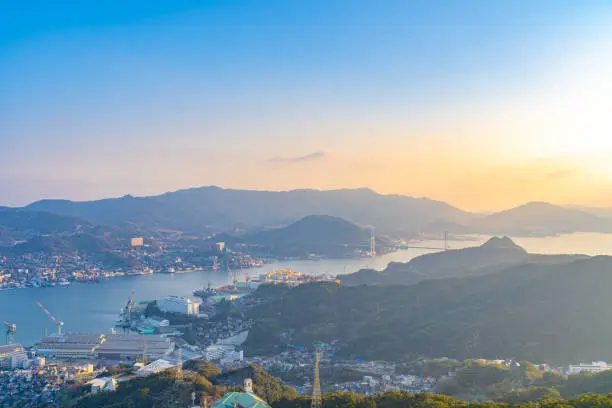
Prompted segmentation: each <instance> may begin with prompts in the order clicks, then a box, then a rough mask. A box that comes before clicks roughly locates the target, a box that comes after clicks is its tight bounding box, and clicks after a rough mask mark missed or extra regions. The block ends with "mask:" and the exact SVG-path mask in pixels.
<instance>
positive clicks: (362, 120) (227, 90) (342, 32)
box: [0, 0, 612, 207]
mask: <svg viewBox="0 0 612 408" xmlns="http://www.w3.org/2000/svg"><path fill="white" fill-rule="evenodd" d="M2 5H3V7H2V9H3V13H1V14H0V138H1V143H2V145H3V148H2V149H1V151H0V188H1V189H2V190H3V191H4V194H3V196H4V197H3V198H2V202H0V204H21V203H25V202H28V201H32V200H35V199H38V198H43V197H66V198H73V199H90V198H98V197H103V196H112V195H120V194H125V193H132V194H153V193H159V192H163V191H166V190H172V189H177V188H183V187H189V186H197V185H207V184H219V185H222V186H226V187H237V188H258V189H264V188H266V189H287V188H293V187H295V188H298V187H299V188H301V187H314V188H338V187H357V186H366V185H367V186H370V187H373V188H374V189H376V190H379V191H383V192H390V193H391V192H392V193H404V194H413V195H429V196H433V198H439V199H445V200H449V201H451V202H453V201H460V199H461V197H460V196H458V195H457V194H458V193H453V194H446V193H444V192H445V191H446V190H445V187H447V186H448V184H449V183H451V180H450V179H448V178H446V179H445V178H444V177H439V176H436V175H434V176H432V177H431V180H427V182H424V181H414V180H410V177H408V176H409V175H410V174H412V172H413V171H417V170H418V171H419V172H421V171H428V170H431V171H432V172H433V171H435V170H436V169H440V166H439V165H436V164H435V162H436V161H437V160H445V162H449V163H452V164H453V165H454V166H455V165H461V164H462V160H463V159H462V158H461V157H459V156H457V157H454V156H452V155H451V156H452V157H450V158H449V157H444V158H442V159H441V158H440V157H439V154H440V153H441V150H443V149H441V148H440V147H441V146H449V147H450V145H447V143H451V144H452V143H456V144H458V145H459V146H470V147H472V149H471V150H470V151H474V150H478V149H484V153H485V154H490V155H491V156H495V155H496V154H498V153H499V151H500V150H504V151H508V150H509V151H512V152H513V154H514V156H513V158H512V159H508V158H507V157H502V158H503V159H504V160H505V161H507V162H511V163H510V164H508V165H509V166H510V167H512V166H515V165H516V163H515V162H516V161H517V160H516V158H517V157H521V158H524V161H525V160H527V158H528V159H529V160H531V159H534V160H536V159H537V160H541V159H542V158H541V157H539V156H538V155H541V153H542V151H541V149H540V150H538V149H537V148H535V147H534V148H533V149H531V150H524V151H523V150H521V149H523V148H524V146H525V145H530V143H529V140H532V139H533V137H531V139H529V140H526V141H524V142H526V143H522V144H521V145H520V146H518V144H516V143H514V141H515V139H516V138H517V137H518V133H521V134H523V133H524V132H522V131H520V129H518V128H517V129H515V130H516V132H515V133H514V134H513V133H512V132H507V126H504V129H497V128H495V123H499V120H500V117H504V118H505V116H504V115H505V113H506V112H513V114H512V115H514V116H512V117H508V118H505V119H503V120H507V121H508V122H510V123H517V122H526V121H528V120H527V119H525V118H526V115H528V114H529V112H527V113H525V112H522V110H521V109H523V107H524V103H523V102H522V98H525V100H529V101H532V100H535V99H537V98H539V97H540V96H541V95H544V94H546V95H548V93H549V92H551V94H554V92H555V91H556V88H557V85H556V84H558V83H565V82H567V81H565V80H561V81H551V80H550V78H556V77H557V76H559V77H561V78H566V77H567V75H566V77H564V76H563V75H565V74H564V69H565V67H566V66H567V67H570V68H571V67H572V64H573V63H574V61H575V60H576V59H578V60H580V59H581V58H582V54H581V52H582V50H586V49H589V48H590V47H591V46H592V45H593V44H595V46H594V49H595V51H589V52H590V54H588V55H593V54H594V55H597V50H598V49H599V48H598V46H597V42H598V41H599V40H600V39H601V38H602V37H605V38H608V35H609V32H610V31H609V29H608V27H610V22H611V21H612V20H611V19H610V17H611V16H612V14H611V13H612V3H610V2H606V1H562V0H557V1H552V0H550V1H450V0H449V1H435V0H434V1H431V0H429V1H384V0H383V1H380V0H377V1H358V0H355V1H334V0H331V1H330V0H326V1H319V0H304V1H229V0H226V1H181V0H178V1H172V2H167V1H147V2H145V1H114V0H106V1H73V2H70V1H55V2H48V1H28V2H26V1H14V2H12V1H6V0H5V1H3V2H2ZM7 6H8V7H7ZM6 11H7V12H6ZM605 44H606V45H607V44H608V43H605ZM591 48H592V47H591ZM601 51H602V52H604V51H605V50H603V49H601ZM570 68H568V69H570ZM572 69H573V68H572ZM570 71H571V69H570ZM571 72H573V71H571ZM576 72H579V74H578V76H584V75H587V74H588V66H587V67H586V68H585V67H580V69H579V70H578V68H577V71H576ZM547 81H549V82H550V83H548V82H547ZM543 84H544V85H543ZM572 92H573V91H572ZM564 95H565V94H564ZM552 99H554V98H553V97H551V98H549V100H552ZM541 105H542V109H544V110H546V109H547V108H548V106H549V105H550V103H549V102H541ZM539 108H540V106H538V107H537V109H539ZM530 110H531V109H530ZM531 111H533V110H531ZM500 115H501V116H500ZM552 116H554V115H552V114H551V117H552ZM551 137H552V136H551ZM567 137H568V138H569V139H572V138H573V137H578V136H574V135H570V136H567ZM572 140H573V139H572ZM598 140H600V139H596V140H595V141H598ZM547 143H548V140H547ZM487 149H489V150H487ZM415 150H416V151H419V152H420V151H422V152H424V153H423V154H419V156H418V157H414V154H415V153H414V152H415ZM459 150H461V149H459ZM442 153H444V152H442ZM461 153H463V152H461ZM479 153H482V152H480V151H479ZM562 153H563V154H565V153H566V152H565V151H563V152H562ZM428 155H429V156H428ZM560 155H561V153H559V156H560ZM502 156H503V155H502ZM305 157H308V158H312V159H310V160H308V159H303V158H305ZM423 157H431V160H429V163H430V164H429V165H430V166H431V169H429V168H428V167H427V166H428V165H427V164H426V163H420V162H419V160H421V161H424V162H427V161H426V160H423ZM293 159H296V160H293ZM546 159H547V160H550V158H546ZM553 159H554V160H557V159H558V158H553ZM554 160H553V161H554ZM563 160H564V161H563V166H565V165H566V163H569V161H568V160H566V158H565V157H563ZM469 161H471V162H472V161H473V160H471V158H470V160H469ZM405 162H414V163H417V162H419V163H420V164H418V166H420V167H415V168H406V167H405V166H404V164H402V163H405ZM547 163H548V162H547ZM449 165H450V164H449ZM531 165H532V164H531V163H527V164H525V163H523V166H524V167H525V166H527V167H529V166H531ZM415 166H416V164H415ZM483 166H485V164H483ZM547 166H549V165H548V164H547ZM550 166H552V165H550ZM572 166H573V164H572ZM482 169H485V167H482ZM513 170H514V168H512V169H511V170H509V171H513ZM553 170H555V171H556V170H559V169H553ZM553 170H551V171H553ZM560 170H564V169H560ZM466 171H467V170H466ZM470 171H477V170H470ZM530 171H531V170H530ZM546 171H549V169H548V167H547V169H546ZM525 172H526V173H529V171H525ZM470 174H471V173H470ZM404 175H405V177H404ZM465 177H468V178H469V177H470V176H469V175H466V176H465ZM465 177H464V178H465ZM381 180H386V181H384V182H382V181H381ZM466 180H467V179H466ZM464 181H465V180H464ZM468 181H469V180H468ZM466 182H467V181H466ZM517 182H518V181H517ZM452 183H453V184H454V183H455V182H452ZM472 184H473V183H472ZM470 185H471V184H470ZM473 188H474V189H480V190H486V185H485V184H483V186H480V187H479V186H474V187H473ZM534 191H538V189H537V188H535V187H534ZM585 194H586V193H585ZM507 195H508V196H507V197H505V198H504V200H505V201H503V203H502V202H500V203H497V202H496V203H490V204H487V203H483V204H482V206H484V207H487V206H493V207H494V206H503V205H506V204H514V203H515V202H518V201H521V200H523V199H529V198H531V197H522V196H521V197H516V199H514V200H513V199H511V198H512V197H514V196H512V195H511V194H510V192H509V193H508V194H507ZM485 196H486V194H484V193H483V194H480V195H478V197H485ZM533 198H534V199H536V198H547V197H533ZM551 199H553V200H561V199H562V197H560V196H558V195H554V194H553V195H551ZM589 200H595V201H597V200H600V201H601V200H603V198H601V197H590V196H589ZM459 205H462V206H467V207H471V206H472V205H471V204H470V203H469V202H468V201H466V202H465V203H462V202H459Z"/></svg>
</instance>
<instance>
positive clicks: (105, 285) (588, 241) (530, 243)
mask: <svg viewBox="0 0 612 408" xmlns="http://www.w3.org/2000/svg"><path fill="white" fill-rule="evenodd" d="M472 238H473V240H471V241H450V242H449V246H450V247H451V248H453V249H458V248H464V247H469V246H476V245H480V244H481V243H482V242H484V241H485V240H486V239H487V238H488V237H472ZM515 241H516V242H517V244H519V245H521V246H523V247H524V248H525V249H527V250H528V251H529V252H534V253H546V254H553V253H584V254H591V255H601V254H612V234H609V235H607V234H570V235H563V236H559V237H553V238H516V239H515ZM415 245H418V246H424V247H440V246H441V242H440V241H424V242H421V243H415ZM430 252H435V250H428V249H409V250H405V251H399V252H395V253H392V254H387V255H384V256H380V257H376V258H374V259H350V260H321V261H288V262H276V263H273V264H271V265H266V266H265V267H264V268H261V269H251V270H248V271H245V273H250V274H256V273H263V272H266V271H269V270H272V269H277V268H287V267H290V268H293V269H294V270H296V271H300V272H302V273H306V274H320V273H324V272H326V273H330V274H333V275H337V274H344V273H351V272H355V271H357V270H359V269H361V268H375V269H384V268H385V267H386V266H387V264H388V263H389V262H393V261H398V262H406V261H409V260H410V259H412V258H414V257H416V256H419V255H422V254H425V253H430ZM208 282H211V284H212V285H214V286H217V285H223V284H227V283H228V278H227V275H226V274H225V273H223V272H212V271H203V272H194V273H188V274H180V275H167V274H154V275H148V276H135V277H126V278H117V279H112V280H107V281H104V282H101V283H99V284H78V283H73V284H72V285H71V286H69V287H66V288H60V287H55V288H27V289H15V290H8V291H0V321H2V320H7V321H9V322H11V323H15V324H17V335H16V336H15V341H18V342H21V343H23V344H26V345H31V344H33V343H35V342H37V341H38V340H39V339H40V338H41V337H42V335H43V334H44V333H45V330H47V331H48V332H49V333H51V332H53V331H54V330H55V326H54V325H53V324H52V322H51V321H50V320H49V318H48V317H47V316H46V315H45V314H44V313H43V311H42V310H40V308H39V307H38V306H37V305H36V303H35V300H39V301H40V302H41V303H42V304H44V305H45V306H47V308H48V309H49V310H50V311H51V313H53V314H54V315H55V316H56V317H57V318H58V319H59V320H62V321H63V322H64V323H65V326H64V328H65V330H67V331H72V332H78V331H81V332H84V331H103V332H106V331H109V330H110V328H111V327H112V325H113V323H114V322H115V320H116V319H117V315H118V313H119V309H120V308H121V306H122V305H123V304H124V303H125V302H126V300H127V299H128V297H129V296H130V294H131V293H132V291H134V293H135V297H136V299H137V300H150V299H157V298H161V297H165V296H168V295H179V296H180V295H182V296H186V295H191V294H192V292H193V291H194V290H195V289H197V288H201V287H203V286H205V285H207V284H208ZM3 337H4V336H3V335H2V338H0V343H3V342H4V338H3Z"/></svg>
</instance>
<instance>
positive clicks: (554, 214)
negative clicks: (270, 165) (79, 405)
mask: <svg viewBox="0 0 612 408" xmlns="http://www.w3.org/2000/svg"><path fill="white" fill-rule="evenodd" d="M12 210H13V211H14V210H15V209H12ZM20 210H22V211H37V212H41V211H42V212H45V213H52V214H56V215H61V216H65V217H73V218H75V219H79V220H84V221H86V222H88V223H92V224H96V225H108V226H116V227H120V228H125V227H129V228H141V229H148V230H154V229H170V230H180V231H184V232H190V233H208V234H209V233H221V232H233V233H235V232H240V233H248V232H253V231H257V230H261V229H270V228H275V227H281V226H286V225H289V224H291V223H292V222H295V221H297V220H299V219H301V218H304V217H306V216H309V215H313V214H325V215H329V216H334V217H340V218H343V219H345V220H347V221H349V222H352V223H354V224H356V225H359V226H361V227H364V228H368V229H369V228H375V229H376V234H377V236H379V235H386V236H390V237H394V238H409V237H413V236H416V235H418V234H420V233H437V234H439V233H441V232H442V231H449V232H451V233H459V234H462V233H482V234H506V235H542V236H546V235H554V234H560V233H567V232H612V217H608V216H607V213H606V212H605V211H603V210H601V209H599V210H598V211H596V212H595V211H593V212H590V211H589V210H588V209H585V208H571V207H563V206H556V205H552V204H547V203H539V202H534V203H528V204H525V205H522V206H519V207H516V208H513V209H509V210H506V211H502V212H498V213H493V214H488V215H483V214H477V213H470V212H466V211H463V210H460V209H458V208H456V207H453V206H452V205H450V204H447V203H444V202H441V201H435V200H430V199H427V198H414V197H409V196H401V195H383V194H378V193H376V192H374V191H372V190H370V189H344V190H330V191H319V190H292V191H250V190H233V189H223V188H219V187H214V186H211V187H201V188H193V189H187V190H179V191H175V192H169V193H165V194H161V195H158V196H150V197H133V196H130V195H127V196H124V197H121V198H109V199H103V200H97V201H85V202H75V201H68V200H42V201H37V202H34V203H32V204H30V205H28V206H26V207H23V208H21V209H20ZM2 225H4V224H3V223H2V222H1V220H0V226H2Z"/></svg>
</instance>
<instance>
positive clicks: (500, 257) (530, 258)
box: [340, 237, 588, 285]
mask: <svg viewBox="0 0 612 408" xmlns="http://www.w3.org/2000/svg"><path fill="white" fill-rule="evenodd" d="M587 258H588V256H585V255H535V254H529V253H527V251H525V250H524V249H523V248H521V247H520V246H518V245H516V244H515V243H514V242H513V241H512V240H511V239H510V238H508V237H503V238H498V237H493V238H491V239H490V240H489V241H487V242H485V243H484V244H482V245H481V246H478V247H471V248H464V249H458V250H451V251H444V252H437V253H432V254H426V255H422V256H419V257H416V258H414V259H412V260H411V261H409V262H406V263H401V262H393V263H390V264H389V265H388V266H387V268H386V269H385V270H384V271H382V272H379V271H376V270H373V269H362V270H360V271H358V272H355V273H352V274H349V275H343V276H341V277H340V280H341V281H342V283H343V284H346V285H412V284H415V283H418V282H420V281H422V280H425V279H440V278H450V277H467V276H478V275H486V274H489V273H494V272H498V271H502V270H504V269H507V268H509V267H510V266H514V265H519V264H561V263H567V262H571V261H575V260H578V259H587Z"/></svg>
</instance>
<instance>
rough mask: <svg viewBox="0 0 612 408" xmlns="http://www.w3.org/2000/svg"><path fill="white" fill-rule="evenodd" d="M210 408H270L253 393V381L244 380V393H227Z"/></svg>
mask: <svg viewBox="0 0 612 408" xmlns="http://www.w3.org/2000/svg"><path fill="white" fill-rule="evenodd" d="M211 408H270V406H269V405H268V404H267V403H266V402H265V401H264V400H263V399H261V398H260V397H258V396H257V395H256V394H255V393H254V392H253V381H252V380H251V379H250V378H247V379H245V380H244V392H229V393H227V394H225V395H224V396H223V398H221V399H220V400H218V401H217V402H215V403H214V404H213V406H212V407H211Z"/></svg>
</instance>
